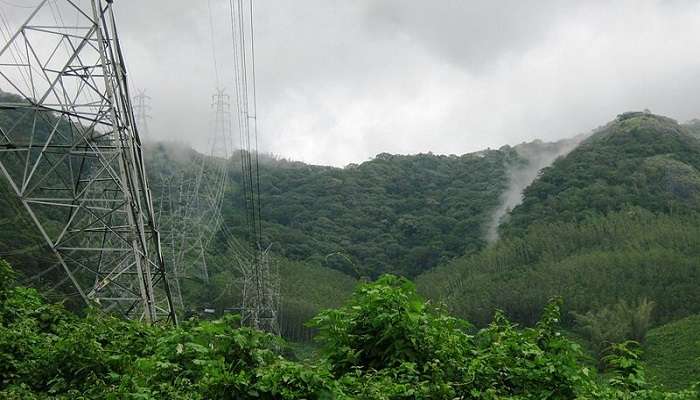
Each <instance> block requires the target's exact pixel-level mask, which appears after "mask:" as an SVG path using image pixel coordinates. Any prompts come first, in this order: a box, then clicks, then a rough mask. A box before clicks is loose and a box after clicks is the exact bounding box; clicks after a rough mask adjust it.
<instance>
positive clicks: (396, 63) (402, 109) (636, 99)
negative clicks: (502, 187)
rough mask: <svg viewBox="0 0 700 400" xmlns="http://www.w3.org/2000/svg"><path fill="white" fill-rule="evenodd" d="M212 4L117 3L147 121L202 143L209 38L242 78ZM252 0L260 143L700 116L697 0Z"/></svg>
mask: <svg viewBox="0 0 700 400" xmlns="http://www.w3.org/2000/svg"><path fill="white" fill-rule="evenodd" d="M6 1H7V2H10V3H15V4H25V3H26V4H31V3H36V1H35V0H31V1H30V0H3V2H2V3H0V7H2V8H3V9H7V10H9V9H11V8H12V7H10V6H8V5H6V4H5V2H6ZM83 2H85V0H83ZM207 3H208V1H207V0H147V1H145V0H117V1H116V2H115V10H116V11H117V17H118V22H119V23H120V33H121V36H122V41H123V46H124V48H125V53H126V58H127V62H128V67H129V72H130V75H131V80H132V83H133V86H135V87H137V88H140V89H145V90H147V92H148V94H149V95H150V96H151V97H152V104H151V105H152V107H153V110H152V117H153V119H152V121H151V126H150V130H151V135H153V136H154V137H155V138H157V139H174V140H182V141H187V142H189V143H192V144H193V145H194V146H196V147H198V148H203V147H204V143H206V137H207V134H208V127H209V125H210V121H211V119H212V111H211V108H210V102H211V95H212V93H213V91H214V89H215V86H216V80H215V78H214V67H213V62H212V44H213V45H214V47H215V49H216V53H217V54H218V56H217V62H218V65H219V70H220V71H221V72H220V74H221V79H220V80H221V82H222V85H223V86H227V87H228V88H229V91H230V90H232V89H233V87H232V84H231V82H232V76H233V72H232V68H231V55H230V47H231V38H230V26H229V20H228V5H229V0H210V3H211V8H212V14H213V22H214V35H213V36H214V40H213V43H212V40H211V37H212V36H211V34H210V30H209V29H210V24H209V12H208V7H207ZM254 4H255V40H256V42H255V48H256V56H257V60H256V61H257V64H256V67H257V88H258V120H259V124H260V138H261V148H262V150H263V151H267V152H273V153H275V154H278V155H281V156H284V157H288V158H292V159H295V160H301V161H307V162H312V163H318V164H331V165H337V166H342V165H345V164H348V163H351V162H362V161H365V160H368V159H370V158H371V157H373V156H374V155H376V154H378V153H381V152H390V153H419V152H428V151H432V152H434V153H445V154H462V153H466V152H471V151H476V150H480V149H483V148H486V147H492V148H497V147H500V146H501V145H504V144H517V143H520V142H522V141H529V140H532V139H535V138H540V139H544V140H554V139H559V138H564V137H570V136H573V135H575V134H577V133H581V132H587V131H589V130H591V129H592V128H595V127H596V126H599V125H602V124H604V123H606V122H608V121H609V120H611V119H612V118H614V117H615V116H616V115H617V114H619V113H621V112H624V111H629V110H641V109H645V108H648V109H650V110H651V111H652V112H655V113H659V114H664V115H668V116H670V117H672V118H675V119H678V120H680V121H685V120H688V119H691V118H693V117H698V116H700V1H695V0H665V1H662V0H618V1H596V0H587V1H581V0H575V1H564V0H537V1H534V0H533V1H524V0H512V1H510V0H509V1H496V0H493V1H491V0H489V1H458V0H430V1H426V0H294V1H289V0H254ZM12 11H13V14H12V15H18V13H20V11H21V10H12ZM24 11H25V12H26V11H27V10H24Z"/></svg>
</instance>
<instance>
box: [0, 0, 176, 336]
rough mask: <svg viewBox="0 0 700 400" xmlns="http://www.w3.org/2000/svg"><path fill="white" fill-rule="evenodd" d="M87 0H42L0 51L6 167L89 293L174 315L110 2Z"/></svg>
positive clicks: (132, 312)
mask: <svg viewBox="0 0 700 400" xmlns="http://www.w3.org/2000/svg"><path fill="white" fill-rule="evenodd" d="M87 4H88V6H87V7H85V6H81V5H78V4H77V3H76V2H74V1H71V0H54V1H51V2H49V1H47V0H44V1H42V2H41V3H40V4H39V6H37V8H36V9H35V10H34V11H33V12H32V13H31V15H30V17H29V18H28V19H27V21H26V22H25V23H24V24H23V25H22V26H21V27H20V29H19V30H18V32H17V33H16V34H15V35H14V36H13V37H12V38H11V40H10V42H8V43H7V44H6V45H5V46H4V47H3V48H2V50H0V85H5V86H4V87H5V88H6V89H9V90H10V92H13V93H12V94H8V93H2V98H1V99H0V109H4V110H6V112H7V113H8V115H10V116H11V118H6V119H3V120H2V121H0V169H1V170H2V175H4V177H5V178H6V179H7V180H8V181H9V182H10V185H11V187H12V188H13V190H14V192H15V194H16V196H17V198H18V200H19V201H20V202H21V203H22V204H23V206H24V208H25V209H26V210H27V212H28V213H29V215H30V216H31V219H32V221H33V222H34V224H35V225H36V226H37V228H38V230H39V231H40V232H41V235H42V237H43V238H44V240H45V241H46V243H47V245H48V246H49V248H50V250H51V252H53V253H54V255H55V256H56V258H57V259H58V261H59V263H60V264H61V265H62V266H63V269H64V271H65V272H66V274H67V276H68V277H69V280H70V282H71V283H72V285H73V286H74V287H75V289H76V290H77V292H78V293H79V294H80V295H81V297H82V298H83V299H84V300H85V301H86V302H87V303H89V304H98V305H99V306H101V307H102V308H104V309H106V310H122V311H123V312H124V314H125V315H126V316H127V317H129V318H137V319H143V320H144V321H146V322H148V323H153V322H157V321H164V320H169V321H171V322H173V323H177V318H176V315H175V312H174V307H173V302H172V296H171V293H170V287H169V283H168V279H167V276H166V270H165V263H164V260H163V257H162V249H161V246H160V233H159V232H158V228H157V226H156V220H155V213H154V208H153V199H152V197H151V192H150V189H149V186H148V180H147V178H146V172H145V168H144V160H143V159H144V157H143V151H142V148H141V140H140V138H139V134H138V131H137V128H136V126H135V123H134V112H133V108H132V104H131V98H130V96H129V88H128V85H127V78H126V68H125V64H124V60H123V57H122V51H121V48H120V43H119V37H118V34H117V25H116V22H115V18H114V13H113V10H112V7H113V4H112V1H111V0H89V1H88V2H87ZM60 10H69V11H71V12H75V14H76V15H77V19H78V20H77V23H76V24H75V25H73V24H71V25H63V24H61V23H59V20H62V18H56V14H55V12H60ZM47 44H48V46H47Z"/></svg>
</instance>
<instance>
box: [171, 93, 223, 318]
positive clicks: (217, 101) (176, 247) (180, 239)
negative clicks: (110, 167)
mask: <svg viewBox="0 0 700 400" xmlns="http://www.w3.org/2000/svg"><path fill="white" fill-rule="evenodd" d="M211 106H212V109H213V110H214V120H213V124H212V126H211V130H210V134H209V138H208V146H209V152H208V154H206V155H205V154H197V153H194V152H193V153H192V159H191V160H190V161H189V162H188V163H187V164H185V165H184V166H182V168H181V169H179V170H178V169H170V170H168V171H165V172H164V173H163V174H161V176H160V185H161V188H162V189H161V192H162V193H163V194H164V199H163V201H162V202H161V204H160V216H161V221H162V222H161V226H162V228H163V237H164V238H165V240H164V247H165V255H166V257H167V259H168V261H169V263H168V264H169V265H172V271H173V275H172V282H173V287H174V293H173V296H174V299H175V303H176V304H177V305H178V307H179V308H180V309H186V308H187V301H186V299H184V298H183V294H182V293H183V290H182V285H181V283H182V282H181V281H182V280H183V279H184V278H186V279H188V280H198V281H200V282H203V283H205V284H208V283H209V270H208V266H207V255H206V249H207V248H208V247H209V243H210V242H211V240H212V238H213V237H214V235H215V234H216V233H217V232H218V230H219V228H220V226H221V207H222V204H223V200H224V192H225V188H226V184H227V181H228V167H229V165H228V163H229V157H230V155H231V147H230V146H231V141H232V139H231V105H230V100H229V96H228V95H227V94H226V93H225V91H224V90H223V89H218V90H217V91H216V93H215V94H214V95H213V96H212V104H211Z"/></svg>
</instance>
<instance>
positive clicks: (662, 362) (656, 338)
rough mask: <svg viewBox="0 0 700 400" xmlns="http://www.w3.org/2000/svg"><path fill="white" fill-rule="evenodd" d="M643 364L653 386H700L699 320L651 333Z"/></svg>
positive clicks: (668, 325)
mask: <svg viewBox="0 0 700 400" xmlns="http://www.w3.org/2000/svg"><path fill="white" fill-rule="evenodd" d="M644 362H645V364H646V367H647V371H648V373H649V377H650V378H651V380H652V381H653V382H654V383H659V384H663V385H664V386H666V387H668V388H671V389H675V388H682V387H687V386H688V385H690V384H692V383H695V382H700V316H698V315H695V316H692V317H688V318H685V319H682V320H680V321H676V322H673V323H670V324H667V325H663V326H660V327H658V328H655V329H652V330H651V331H649V333H648V334H647V337H646V340H645V343H644Z"/></svg>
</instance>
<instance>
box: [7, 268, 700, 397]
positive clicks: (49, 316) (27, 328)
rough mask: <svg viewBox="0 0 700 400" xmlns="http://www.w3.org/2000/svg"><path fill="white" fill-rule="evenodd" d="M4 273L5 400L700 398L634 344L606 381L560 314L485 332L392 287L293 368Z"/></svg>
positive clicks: (256, 343) (253, 340)
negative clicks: (661, 383) (86, 307)
mask: <svg viewBox="0 0 700 400" xmlns="http://www.w3.org/2000/svg"><path fill="white" fill-rule="evenodd" d="M11 275H12V271H11V269H10V268H9V266H8V265H7V264H6V263H4V262H2V263H0V398H4V399H81V398H85V399H163V398H168V399H368V400H369V399H372V400H374V399H494V400H495V399H573V398H582V399H583V398H586V399H621V400H622V399H699V398H700V394H699V392H698V391H697V389H688V390H686V391H681V392H676V393H666V392H662V391H660V390H658V389H655V388H653V387H651V386H650V385H649V384H648V383H647V381H646V380H645V377H644V371H643V369H642V367H641V364H640V362H639V356H638V353H637V352H636V350H635V348H634V345H633V344H632V343H629V342H627V343H621V344H618V345H616V346H613V347H612V348H611V349H610V351H609V352H608V355H607V357H606V362H607V363H606V366H607V368H608V376H609V377H608V378H606V379H603V378H601V377H599V376H597V375H596V373H595V372H594V370H592V369H590V368H589V367H587V366H585V364H583V363H582V362H581V361H580V360H581V349H580V347H579V346H578V345H577V344H575V343H573V342H571V341H569V340H568V339H565V338H564V337H563V336H562V335H561V334H560V333H559V330H558V325H559V318H560V316H559V303H558V302H557V301H553V302H550V303H549V304H548V305H547V307H546V308H545V310H544V312H543V314H542V317H541V319H540V321H539V322H538V323H537V324H536V326H535V327H533V328H526V329H520V328H518V327H517V326H515V325H513V324H512V323H511V322H509V321H508V320H507V319H506V317H505V316H504V315H503V314H502V313H496V315H495V317H494V319H493V321H492V322H491V324H489V326H488V327H486V328H484V329H481V330H479V331H474V330H473V328H471V327H470V325H469V324H468V323H466V322H464V321H462V320H459V319H456V318H453V317H450V316H448V315H447V314H446V313H445V312H444V310H442V309H440V308H437V307H434V306H432V305H430V304H429V303H425V302H424V301H423V300H422V299H421V298H420V297H418V295H417V294H416V293H415V290H414V288H413V286H412V284H411V283H410V282H408V281H407V280H405V279H403V278H397V277H394V276H384V277H382V278H381V279H379V280H378V281H377V282H375V283H370V284H365V285H362V286H361V287H360V288H359V289H358V290H357V291H356V292H355V294H354V295H353V297H352V298H351V300H350V301H349V302H348V303H347V304H346V305H345V306H343V307H340V308H338V309H331V310H327V311H324V312H322V313H320V314H319V315H318V316H317V317H315V318H314V320H313V322H312V325H313V326H315V327H316V328H317V329H318V331H319V334H318V337H317V339H318V340H319V342H320V345H321V348H322V352H321V355H320V356H319V357H317V358H314V359H310V360H302V361H298V360H293V359H292V358H284V357H283V356H282V355H281V354H282V353H283V352H284V344H283V343H282V342H281V340H279V339H278V338H275V337H273V336H270V335H268V334H265V333H261V332H256V331H253V330H250V329H247V328H239V327H236V325H237V321H236V319H235V318H225V319H222V320H218V321H188V322H186V323H184V324H183V325H182V326H180V327H178V328H172V327H158V326H146V325H143V324H141V323H138V322H129V321H123V320H120V319H116V318H113V317H109V316H104V315H100V314H97V313H89V314H88V315H87V316H86V317H77V316H75V315H73V314H70V313H68V312H67V311H65V310H64V309H63V308H62V307H61V306H60V305H55V304H47V303H46V302H44V301H43V300H42V298H41V297H40V296H39V294H38V293H37V292H36V291H35V290H33V289H28V288H24V287H15V286H14V285H13V284H12V279H11Z"/></svg>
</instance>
